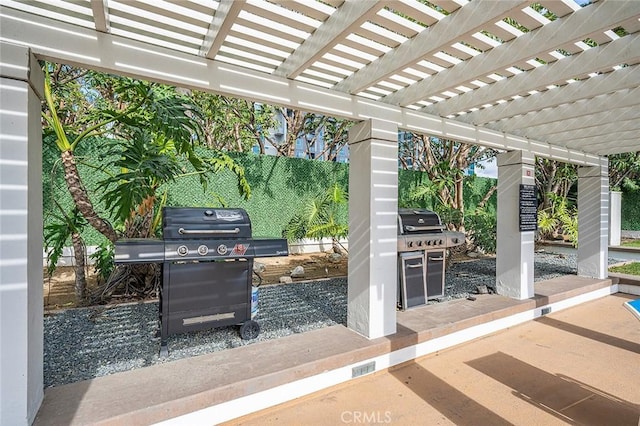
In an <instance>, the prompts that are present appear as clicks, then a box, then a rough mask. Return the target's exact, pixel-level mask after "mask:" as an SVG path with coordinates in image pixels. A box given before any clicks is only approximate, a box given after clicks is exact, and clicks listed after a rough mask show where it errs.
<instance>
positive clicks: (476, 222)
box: [465, 208, 498, 253]
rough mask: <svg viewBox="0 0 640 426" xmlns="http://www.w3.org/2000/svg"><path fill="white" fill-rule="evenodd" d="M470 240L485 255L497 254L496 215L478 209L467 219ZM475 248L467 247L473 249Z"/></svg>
mask: <svg viewBox="0 0 640 426" xmlns="http://www.w3.org/2000/svg"><path fill="white" fill-rule="evenodd" d="M465 225H466V229H467V236H468V239H469V240H471V241H472V242H473V245H474V246H475V247H477V248H478V249H480V250H481V251H483V252H484V253H495V252H496V248H497V239H498V235H497V218H496V214H495V213H493V212H489V211H487V210H485V209H483V208H477V209H475V210H474V212H473V213H472V214H470V215H467V216H466V217H465ZM472 248H473V247H467V249H472Z"/></svg>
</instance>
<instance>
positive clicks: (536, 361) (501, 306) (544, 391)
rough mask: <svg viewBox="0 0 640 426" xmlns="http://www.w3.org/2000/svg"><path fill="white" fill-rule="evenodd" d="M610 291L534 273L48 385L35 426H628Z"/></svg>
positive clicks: (630, 378) (619, 324) (626, 374)
mask: <svg viewBox="0 0 640 426" xmlns="http://www.w3.org/2000/svg"><path fill="white" fill-rule="evenodd" d="M631 286H633V288H634V289H637V287H636V286H635V285H634V284H631ZM616 291H617V284H615V283H612V281H611V280H593V279H586V278H581V277H576V276H566V277H562V278H557V279H553V280H548V281H543V282H540V283H537V284H536V297H535V298H533V299H529V300H523V301H517V300H513V299H509V298H505V297H502V296H497V295H479V296H478V297H477V298H476V300H475V301H470V300H466V299H461V300H453V301H450V302H444V303H441V304H437V305H429V306H423V307H419V308H415V309H412V310H408V311H405V312H398V320H397V328H398V330H397V333H396V334H394V335H392V336H387V337H385V338H380V339H374V340H368V339H366V338H364V337H362V336H359V335H357V334H356V333H354V332H352V331H351V330H349V329H347V328H346V327H344V326H332V327H327V328H323V329H319V330H314V331H310V332H305V333H301V334H296V335H292V336H287V337H284V338H281V339H277V340H272V341H265V342H259V343H256V344H252V345H248V346H243V347H239V348H234V349H230V350H226V351H221V352H215V353H210V354H206V355H201V356H196V357H192V358H188V359H182V360H178V361H173V362H167V363H164V364H160V365H154V366H151V367H145V368H140V369H137V370H133V371H128V372H123V373H117V374H113V375H111V376H105V377H100V378H96V379H93V380H87V381H83V382H77V383H72V384H69V385H63V386H58V387H55V388H50V389H47V390H46V392H45V400H44V402H43V405H42V407H41V409H40V411H39V413H38V416H37V418H36V422H35V424H36V425H68V424H114V425H115V424H118V425H120V424H127V425H147V424H158V423H159V424H165V425H174V424H175V425H196V424H209V425H210V424H220V423H224V422H225V421H227V422H228V424H255V425H263V424H279V425H281V424H284V425H287V424H292V425H293V424H296V425H297V424H305V425H306V424H311V425H312V424H342V423H345V424H349V423H351V424H371V423H382V424H383V423H393V424H474V425H478V424H487V425H488V424H492V425H493V424H509V423H513V424H527V425H529V424H562V423H570V424H616V425H622V424H633V425H634V426H636V425H638V417H639V416H640V385H639V384H640V322H638V321H637V320H636V319H635V318H634V317H633V316H632V315H631V314H630V313H629V312H628V311H627V310H626V309H625V308H624V307H623V306H622V303H623V302H624V301H626V300H629V299H635V298H638V296H629V295H625V294H621V293H617V294H613V295H610V294H611V293H616ZM636 294H637V293H636ZM574 305H577V306H574ZM571 306H574V307H571ZM565 308H568V309H565ZM543 309H544V310H545V312H543ZM547 309H550V310H551V313H548V314H546V315H545V316H542V315H543V314H545V313H546V310H547ZM535 318H538V319H535ZM534 319H535V320H534ZM531 320H534V321H531ZM505 328H508V329H507V330H504V331H498V332H497V333H494V332H495V331H497V330H500V329H505ZM483 336H488V337H483ZM473 339H475V340H473ZM470 340H472V341H471V342H469V343H463V342H467V341H470ZM456 345H457V346H456ZM447 348H449V349H447ZM426 354H431V355H428V356H424V355H426ZM367 369H370V370H373V371H374V372H373V373H372V374H368V375H365V376H363V377H359V378H357V379H353V380H352V379H351V377H352V375H353V373H354V372H355V371H367ZM315 391H318V392H317V393H315V394H314V393H313V392H315ZM304 395H306V396H304ZM300 396H302V397H301V398H298V399H295V398H296V397H300ZM291 400H293V401H291ZM287 401H291V402H287ZM281 403H284V405H282V406H278V404H281ZM261 409H267V410H266V411H262V412H260V411H259V410H261ZM250 413H253V414H250ZM247 414H249V416H248V417H245V418H241V416H243V415H247Z"/></svg>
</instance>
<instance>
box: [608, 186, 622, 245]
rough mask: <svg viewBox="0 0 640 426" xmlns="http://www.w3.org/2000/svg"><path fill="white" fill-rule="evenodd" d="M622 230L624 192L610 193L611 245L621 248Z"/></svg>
mask: <svg viewBox="0 0 640 426" xmlns="http://www.w3.org/2000/svg"><path fill="white" fill-rule="evenodd" d="M621 229H622V192H620V191H611V192H610V193H609V245H610V246H619V245H620V241H621Z"/></svg>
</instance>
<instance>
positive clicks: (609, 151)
mask: <svg viewBox="0 0 640 426" xmlns="http://www.w3.org/2000/svg"><path fill="white" fill-rule="evenodd" d="M637 151H638V140H637V139H636V140H634V141H633V142H629V143H622V144H621V143H616V144H614V146H608V147H606V148H605V149H596V150H595V152H597V153H598V155H615V154H622V153H625V152H637Z"/></svg>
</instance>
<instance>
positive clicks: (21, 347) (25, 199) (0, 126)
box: [0, 42, 44, 425]
mask: <svg viewBox="0 0 640 426" xmlns="http://www.w3.org/2000/svg"><path fill="white" fill-rule="evenodd" d="M43 87H44V85H43V75H42V71H41V69H40V66H39V65H38V62H37V61H36V59H35V57H34V56H33V55H32V54H31V53H30V51H29V49H27V48H25V47H23V46H17V45H12V44H8V43H3V42H0V424H2V425H27V424H31V423H32V422H33V419H34V418H35V415H36V413H37V411H38V408H39V407H40V404H41V402H42V398H43V373H42V365H43V331H42V330H43V302H42V301H43V296H42V282H43V280H42V125H41V121H40V95H41V94H42V91H43Z"/></svg>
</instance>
